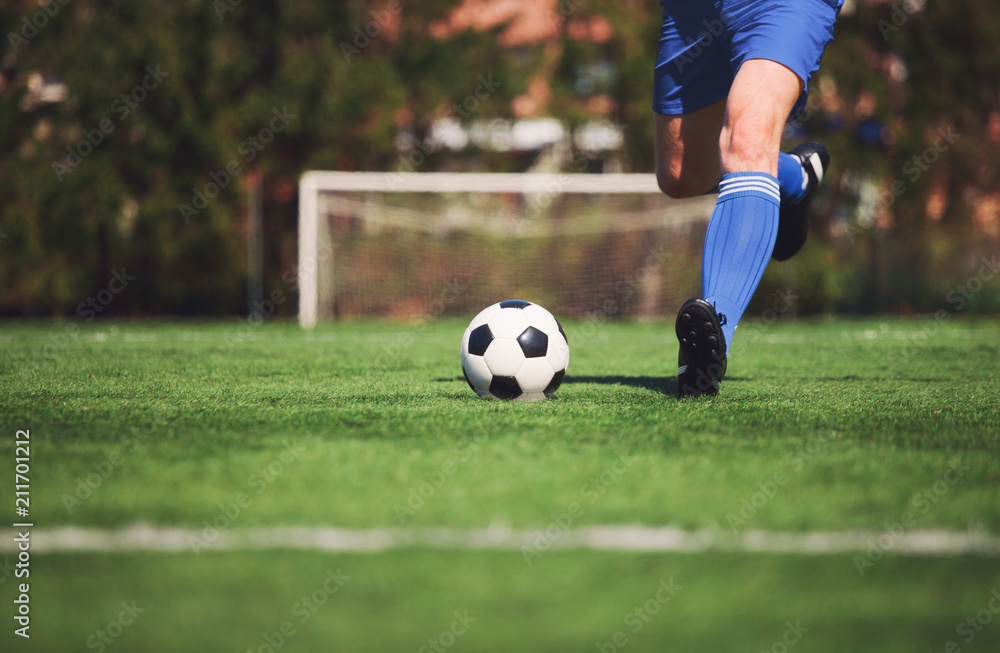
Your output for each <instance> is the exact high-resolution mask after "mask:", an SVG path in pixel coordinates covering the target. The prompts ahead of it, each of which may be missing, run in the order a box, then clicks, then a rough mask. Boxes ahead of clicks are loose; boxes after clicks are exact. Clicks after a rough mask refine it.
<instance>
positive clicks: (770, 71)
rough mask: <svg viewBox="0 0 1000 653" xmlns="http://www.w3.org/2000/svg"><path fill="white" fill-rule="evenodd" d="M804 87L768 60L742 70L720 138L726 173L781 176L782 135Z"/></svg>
mask: <svg viewBox="0 0 1000 653" xmlns="http://www.w3.org/2000/svg"><path fill="white" fill-rule="evenodd" d="M802 84H803V83H802V80H800V79H799V77H798V75H796V74H795V73H793V72H792V71H791V70H789V69H788V68H786V67H784V66H782V65H781V64H779V63H775V62H773V61H768V60H767V59H750V60H749V61H746V62H744V63H743V65H742V66H740V70H739V72H738V73H737V74H736V79H735V80H734V81H733V87H732V89H731V90H730V91H729V100H728V101H727V102H726V117H725V123H724V124H723V126H722V133H721V135H720V137H719V158H720V161H721V163H722V171H723V172H724V173H729V172H766V173H767V174H769V175H772V176H776V175H777V174H778V151H779V149H780V147H781V133H782V131H783V130H784V128H785V121H786V120H788V114H789V113H790V112H791V110H792V107H794V106H795V101H796V100H797V99H798V97H799V94H800V93H801V92H802Z"/></svg>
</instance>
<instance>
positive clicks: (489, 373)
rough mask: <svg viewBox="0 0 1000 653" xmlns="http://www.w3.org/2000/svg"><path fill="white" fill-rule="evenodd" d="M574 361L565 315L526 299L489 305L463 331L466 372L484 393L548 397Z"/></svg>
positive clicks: (499, 396)
mask: <svg viewBox="0 0 1000 653" xmlns="http://www.w3.org/2000/svg"><path fill="white" fill-rule="evenodd" d="M568 364H569V342H568V341H567V339H566V332H565V331H563V328H562V325H561V324H559V320H557V319H556V318H554V317H553V316H552V313H549V312H548V311H547V310H545V309H544V308H542V307H541V306H539V305H538V304H532V303H531V302H526V301H524V300H521V299H508V300H507V301H504V302H499V303H497V304H493V305H492V306H489V307H487V308H484V309H483V310H482V311H481V312H480V313H479V315H477V316H476V317H474V318H472V322H471V323H470V324H469V328H468V329H466V330H465V334H464V335H463V336H462V372H463V373H464V374H465V380H466V381H468V383H469V387H470V388H472V389H473V390H475V392H476V394H477V395H479V396H480V397H482V398H483V399H521V400H528V401H534V400H538V399H547V398H548V397H551V396H552V393H554V392H555V391H556V388H558V387H559V384H560V383H562V380H563V377H565V376H566V366H567V365H568Z"/></svg>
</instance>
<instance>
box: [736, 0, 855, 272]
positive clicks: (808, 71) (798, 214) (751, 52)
mask: <svg viewBox="0 0 1000 653" xmlns="http://www.w3.org/2000/svg"><path fill="white" fill-rule="evenodd" d="M840 4H842V3H841V2H838V1H836V0H823V1H822V2H805V3H787V2H781V1H780V0H727V2H726V5H725V8H724V10H723V13H722V17H723V19H724V20H725V21H726V23H727V25H728V26H729V27H730V28H731V43H732V53H733V65H734V69H739V68H741V67H742V65H743V64H744V63H746V62H747V61H749V60H751V59H766V60H769V61H772V62H775V63H778V64H781V65H783V66H785V67H786V68H788V69H789V70H791V71H792V72H793V73H795V75H797V76H798V78H799V80H800V81H801V87H800V93H799V96H798V99H797V101H796V102H795V105H794V107H793V109H792V111H791V114H790V117H795V116H796V115H797V114H798V113H799V112H800V111H801V110H802V109H803V108H804V107H805V104H806V97H807V93H808V82H809V78H810V77H811V76H812V74H813V73H814V72H815V71H816V70H818V69H819V64H820V61H821V60H822V58H823V52H824V50H825V48H826V46H827V44H828V43H829V42H830V40H831V39H832V38H833V30H834V24H835V22H836V19H837V13H838V11H839V6H840ZM829 165H830V153H829V152H828V151H827V149H826V147H824V146H823V145H822V144H820V143H816V142H809V143H804V144H802V145H799V146H798V147H796V148H795V149H793V150H792V151H791V152H788V153H784V152H782V153H779V155H778V172H777V178H778V185H779V187H780V189H781V211H780V213H779V220H778V236H777V239H776V241H775V245H774V251H773V252H772V256H773V258H774V259H776V260H779V261H784V260H786V259H788V258H791V257H792V256H794V255H795V254H796V253H797V252H798V251H799V250H800V249H801V248H802V246H803V245H804V244H805V241H806V237H807V235H808V231H809V205H810V203H811V202H812V198H813V196H814V194H815V192H816V189H817V188H818V187H819V184H820V183H821V182H822V181H823V177H824V175H825V173H826V171H827V169H828V168H829Z"/></svg>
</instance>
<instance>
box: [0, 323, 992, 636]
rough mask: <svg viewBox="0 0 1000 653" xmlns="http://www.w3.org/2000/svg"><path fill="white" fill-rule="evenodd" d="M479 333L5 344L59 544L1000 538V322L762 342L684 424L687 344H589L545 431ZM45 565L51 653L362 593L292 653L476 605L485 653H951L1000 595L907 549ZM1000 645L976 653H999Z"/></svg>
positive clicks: (398, 629)
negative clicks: (475, 346)
mask: <svg viewBox="0 0 1000 653" xmlns="http://www.w3.org/2000/svg"><path fill="white" fill-rule="evenodd" d="M464 327H465V324H464V322H461V321H454V320H439V321H434V322H430V323H428V324H420V325H408V324H400V323H391V322H390V323H382V322H370V321H366V322H344V323H336V324H330V325H323V326H321V327H320V328H318V329H316V330H314V331H302V330H300V329H299V328H298V326H297V325H295V324H293V323H290V322H280V321H269V322H266V323H264V324H263V325H261V326H251V325H248V324H247V323H244V322H238V321H236V320H233V321H225V322H164V323H132V322H115V323H110V322H101V321H98V322H95V323H94V324H90V325H82V324H80V325H78V324H75V323H69V324H51V323H47V324H40V323H23V322H14V323H5V324H0V413H2V415H3V416H4V422H5V423H4V426H5V431H7V433H8V437H6V438H4V439H3V441H2V445H0V450H2V451H3V452H4V454H5V455H4V459H5V460H8V461H12V460H13V457H14V451H13V450H14V432H15V430H18V429H30V431H31V479H32V480H31V518H32V520H33V522H34V523H35V525H36V527H56V526H60V525H73V524H78V525H86V526H100V527H109V526H120V525H127V524H132V523H136V522H145V523H151V524H158V525H182V526H191V527H199V526H202V525H204V524H205V522H210V523H211V522H215V521H216V520H219V517H220V515H226V514H227V510H228V511H229V512H228V514H229V515H232V508H231V507H232V505H233V504H234V503H235V504H238V505H239V506H240V509H239V512H238V515H236V516H232V517H231V518H230V517H226V518H225V519H223V520H221V523H222V524H223V526H224V527H225V528H244V527H251V526H280V525H330V526H341V527H356V528H367V527H377V526H395V527H409V526H414V525H417V526H453V527H483V526H488V525H491V524H493V525H496V524H501V525H505V526H511V527H514V528H524V529H533V528H544V527H545V526H546V525H548V524H550V523H552V522H553V521H554V520H557V519H560V516H561V515H564V514H566V513H567V511H568V510H569V508H570V507H571V506H573V505H577V506H578V507H579V510H576V511H574V515H573V526H585V525H588V524H647V525H667V524H669V525H674V526H681V527H686V528H715V529H719V530H721V531H724V532H727V533H728V532H730V531H741V530H744V529H771V530H798V531H806V530H808V531H813V530H834V531H835V530H843V529H870V530H877V531H881V530H885V529H886V528H891V527H894V526H895V525H897V524H899V523H900V522H901V520H902V519H903V518H904V516H906V515H909V518H910V520H909V523H908V525H907V526H906V528H912V529H946V530H950V531H965V530H968V529H974V530H985V531H987V532H990V533H994V534H995V533H998V532H1000V457H998V455H997V453H998V450H1000V419H998V415H1000V390H998V381H1000V369H998V368H997V366H996V364H995V363H996V361H997V360H998V358H1000V357H998V346H1000V345H998V335H1000V328H998V325H997V324H996V322H995V321H988V320H984V319H980V320H971V319H969V320H959V319H957V318H955V319H949V320H948V321H946V322H941V321H938V320H935V319H934V318H930V319H923V318H912V319H899V318H884V319H883V318H875V319H866V320H842V319H841V320H821V321H811V322H808V321H798V322H796V321H791V320H785V321H782V320H781V319H779V320H778V321H777V322H776V323H775V324H772V325H766V324H764V323H762V322H758V323H749V324H748V327H747V328H746V329H741V332H740V333H738V336H737V340H736V342H735V343H734V344H733V349H732V353H731V359H730V365H729V372H728V376H727V380H726V381H725V383H724V384H723V391H722V394H720V395H719V396H718V397H715V398H702V399H696V400H683V401H678V400H677V399H676V398H675V397H674V390H675V385H674V380H673V378H672V373H673V367H674V365H673V363H674V361H675V358H674V357H675V355H676V341H675V340H674V338H673V336H672V328H671V325H669V324H666V323H651V324H636V323H598V322H588V321H579V322H569V323H568V324H566V328H567V332H568V333H569V339H570V345H571V358H570V366H569V373H568V376H567V379H566V381H565V383H564V384H563V386H562V387H561V388H560V389H559V391H558V392H557V393H556V399H554V400H551V401H546V402H538V403H506V402H487V401H483V400H481V399H479V398H478V397H476V396H475V395H474V394H473V393H472V391H471V390H470V389H469V388H468V387H467V386H466V384H465V382H464V380H463V379H462V377H461V370H460V367H459V362H458V345H459V339H460V337H461V334H462V331H463V329H464ZM13 482H14V479H13V464H8V465H3V466H2V467H0V483H2V486H3V487H4V488H9V487H11V486H12V485H13ZM5 492H6V490H5ZM748 506H750V507H748ZM8 510H9V509H8ZM35 565H36V567H35V569H36V570H37V571H35V574H36V575H37V578H38V580H37V581H36V585H35V586H36V588H37V590H36V596H35V599H34V600H35V605H36V606H37V608H36V609H37V614H38V615H39V616H38V617H36V622H35V623H36V624H38V625H39V626H42V625H45V624H48V625H47V626H46V628H48V635H40V637H39V639H38V640H36V642H34V643H33V644H32V645H33V646H34V645H38V646H41V645H43V644H44V645H45V646H43V648H39V649H37V650H86V649H87V638H88V636H89V634H91V633H92V632H93V630H94V629H96V628H97V627H99V626H100V625H101V623H102V620H103V623H105V624H106V623H107V622H108V621H110V620H111V619H112V618H114V617H115V615H116V614H117V612H118V611H116V610H114V606H115V605H117V604H118V603H119V602H120V601H122V600H131V599H136V600H137V601H138V605H140V606H142V605H144V603H143V602H144V601H145V602H146V603H147V604H149V605H150V606H151V607H150V611H149V613H147V614H148V615H149V618H147V619H140V620H139V621H137V622H136V625H135V626H134V627H131V628H129V629H128V630H127V631H126V632H125V633H124V634H123V635H122V639H121V642H120V644H121V646H119V648H120V649H121V650H125V649H129V650H222V649H223V648H226V649H228V650H239V651H243V650H246V649H247V648H250V649H251V650H254V651H257V650H259V647H260V646H261V645H262V644H266V642H265V641H264V640H262V639H261V635H262V634H263V633H264V632H265V631H267V629H269V628H270V629H272V630H273V629H275V628H277V627H279V626H280V624H281V623H282V621H284V620H285V617H283V616H282V615H283V614H284V613H286V612H288V611H289V610H290V606H292V605H293V604H294V603H295V601H294V599H295V597H297V596H299V595H300V594H301V593H303V592H305V591H307V590H309V591H312V589H315V588H313V587H312V584H315V582H314V581H316V580H319V581H322V575H323V573H324V569H326V568H327V567H331V566H340V567H343V568H344V569H345V570H346V569H348V568H351V569H354V570H355V571H354V572H353V573H352V579H353V578H357V579H358V580H357V585H356V586H355V587H356V589H353V588H351V587H350V585H349V584H348V585H345V587H344V589H343V594H342V598H343V601H341V602H338V603H336V605H337V606H338V607H336V608H334V609H330V610H328V611H326V612H324V613H322V614H326V615H329V616H328V618H325V619H322V620H321V619H317V620H316V621H315V622H313V625H309V626H308V629H307V628H306V624H302V628H301V629H300V631H301V632H302V633H303V634H302V635H301V636H296V637H295V638H291V639H289V640H288V642H287V644H285V645H286V646H287V647H288V648H287V650H317V649H319V648H328V649H330V650H398V649H410V650H416V649H419V647H420V646H422V645H423V644H426V643H427V641H428V639H430V638H431V637H433V636H435V635H436V634H438V633H440V632H441V631H442V630H443V629H445V628H447V627H448V625H449V623H450V620H449V619H448V614H450V613H451V611H452V610H453V609H454V610H461V609H465V608H466V607H467V608H468V609H469V610H470V614H473V613H474V614H481V615H482V621H480V622H478V624H477V626H481V627H473V628H470V630H469V633H468V635H467V636H463V637H461V638H459V639H457V640H456V642H455V644H454V647H455V650H529V649H530V650H591V651H592V650H595V648H599V647H597V644H598V643H601V642H607V641H612V636H613V635H614V633H615V632H616V631H617V630H625V631H626V635H627V637H628V639H629V644H628V647H629V650H636V651H638V650H680V651H686V650H691V651H696V650H698V651H714V650H718V651H733V650H748V651H750V650H753V651H756V650H760V649H761V648H765V649H768V647H770V646H771V644H772V643H773V642H776V641H779V640H780V638H781V637H782V634H783V631H784V629H785V626H783V625H782V624H784V622H785V621H786V620H790V621H792V622H794V621H795V619H798V618H802V619H803V622H802V623H803V624H804V625H806V626H808V627H809V628H810V631H809V634H808V635H806V636H805V637H803V638H802V639H801V642H802V643H801V644H797V645H799V646H801V650H803V651H805V650H817V651H826V650H831V651H832V650H881V651H890V650H891V651H895V650H900V651H903V650H923V649H921V648H920V647H923V648H924V649H926V650H928V651H937V650H942V649H943V648H944V646H945V645H946V644H947V643H948V641H949V639H956V637H957V635H956V634H955V628H956V623H957V622H958V621H959V620H960V619H961V618H963V617H965V616H968V615H969V614H975V612H976V610H979V609H980V608H982V607H983V606H985V605H986V604H987V603H988V601H989V599H990V591H991V590H992V589H995V588H997V587H1000V577H998V576H997V574H996V569H997V566H996V560H995V559H991V558H987V557H978V556H967V557H960V558H928V559H923V558H916V559H908V558H898V557H895V556H894V555H893V554H892V552H891V551H890V552H888V554H887V555H886V557H885V559H883V560H881V561H880V562H879V564H878V565H877V569H875V570H873V571H872V572H871V573H870V574H865V575H864V576H861V575H860V574H859V573H858V572H857V569H856V566H855V564H854V563H853V562H852V559H851V557H850V556H831V557H818V558H817V557H808V558H807V557H800V556H754V555H750V554H718V553H715V554H699V555H695V554H691V555H676V554H674V555H651V554H643V555H638V554H628V555H621V554H611V553H584V552H562V551H560V552H556V551H551V552H548V553H546V555H545V559H544V560H542V561H539V563H538V564H533V565H530V566H529V565H527V564H526V562H525V560H524V559H523V557H522V556H521V555H520V554H517V553H513V552H512V553H509V554H508V553H497V552H493V553H486V552H479V553H476V552H464V553H458V552H431V551H420V550H417V551H398V552H392V553H383V554H372V555H353V556H333V555H324V554H318V553H313V554H309V553H294V554H293V553H289V552H280V551H278V552H261V553H214V554H210V555H209V554H203V555H200V556H195V555H194V554H193V553H188V554H127V555H115V554H87V555H82V554H47V555H39V556H38V557H37V562H36V563H35ZM668 576H676V577H677V579H678V580H679V581H681V579H682V578H685V579H688V580H687V585H686V586H685V590H684V592H682V593H681V594H679V595H678V597H677V598H676V602H674V601H672V602H671V605H669V606H664V609H663V611H662V612H661V613H660V616H657V617H656V618H655V619H651V620H650V621H649V622H648V625H647V626H644V627H643V628H642V629H641V631H640V632H637V633H634V634H633V633H631V632H627V631H628V630H629V627H628V626H626V625H625V624H624V618H625V615H626V613H627V612H628V610H629V609H630V606H631V603H634V602H636V601H644V600H647V599H648V598H649V595H651V594H652V593H654V592H655V591H656V584H657V581H658V579H660V578H666V577H668ZM5 579H6V580H8V581H12V580H13V579H12V578H7V577H6V576H5ZM681 582H682V584H683V581H681ZM10 584H11V585H13V583H12V582H11V583H10ZM688 587H689V588H690V590H688V589H687V588H688ZM349 590H350V591H349ZM352 591H354V592H357V593H356V594H351V592H352ZM688 592H690V593H688ZM348 597H351V598H348ZM331 605H334V602H333V599H331ZM998 605H1000V604H998ZM154 607H156V608H157V609H154ZM631 607H634V606H631ZM668 608H669V609H668ZM157 614H159V615H160V616H155V615H157ZM46 615H48V616H46ZM806 618H808V619H809V621H808V623H807V621H806ZM998 618H1000V616H998ZM197 619H204V620H206V621H205V622H204V624H202V625H195V626H191V627H190V628H188V629H186V630H185V632H183V633H180V632H177V631H179V630H184V629H185V628H186V627H187V626H188V625H189V624H191V623H196V624H197V623H200V622H197V621H196V620H197ZM192 620H195V621H192ZM809 624H812V625H809ZM46 628H41V627H40V628H39V630H38V632H39V633H41V632H43V631H45V629H46ZM990 628H993V629H994V630H996V631H997V632H1000V630H998V629H1000V626H997V625H993V626H991V627H990ZM994 630H989V629H988V628H987V629H985V630H984V631H983V633H981V634H978V635H977V637H976V638H975V640H974V641H973V642H971V643H968V642H965V641H959V644H960V645H961V650H973V651H974V650H982V651H986V650H994V649H995V647H996V645H997V639H996V638H997V635H996V634H995V633H994ZM171 633H175V634H176V637H175V638H174V639H171ZM310 633H311V634H310ZM4 636H5V637H6V636H7V633H5V634H4ZM46 637H48V639H46ZM127 637H133V638H135V639H134V640H133V643H132V644H131V645H125V644H126V641H128V640H126V638H127ZM178 638H179V639H178ZM529 643H530V644H529ZM115 646H118V645H117V644H116V645H115ZM935 647H940V648H935ZM779 648H780V647H779ZM263 650H267V649H266V648H265V649H263ZM604 650H608V649H604Z"/></svg>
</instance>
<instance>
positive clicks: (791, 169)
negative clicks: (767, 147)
mask: <svg viewBox="0 0 1000 653" xmlns="http://www.w3.org/2000/svg"><path fill="white" fill-rule="evenodd" d="M805 179H806V177H805V175H804V174H803V170H802V163H801V162H799V160H798V158H796V157H794V156H792V155H791V154H785V153H784V152H778V185H779V186H780V187H781V199H782V201H784V200H792V201H795V200H797V199H799V198H800V197H802V193H804V192H806V186H805Z"/></svg>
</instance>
